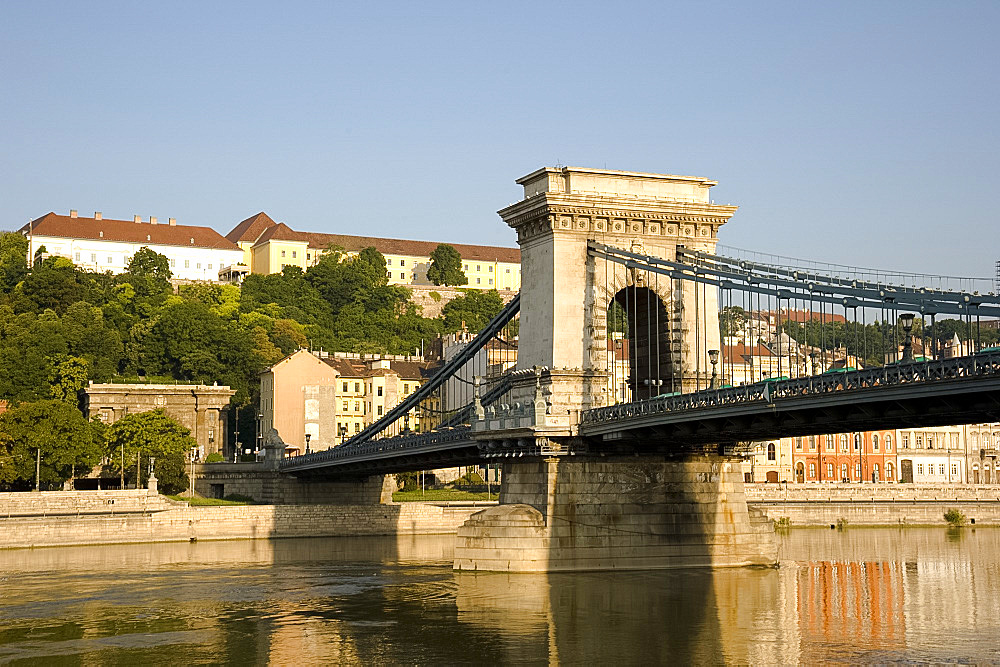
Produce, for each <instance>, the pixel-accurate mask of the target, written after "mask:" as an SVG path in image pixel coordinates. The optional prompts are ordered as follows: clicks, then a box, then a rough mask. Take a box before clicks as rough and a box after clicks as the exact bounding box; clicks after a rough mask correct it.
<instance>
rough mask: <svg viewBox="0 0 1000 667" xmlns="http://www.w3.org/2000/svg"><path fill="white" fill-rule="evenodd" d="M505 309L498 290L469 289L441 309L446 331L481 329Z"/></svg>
mask: <svg viewBox="0 0 1000 667" xmlns="http://www.w3.org/2000/svg"><path fill="white" fill-rule="evenodd" d="M501 310H503V299H502V298H501V297H500V293H499V292H497V291H496V290H489V291H483V290H468V291H466V292H465V293H464V294H462V295H461V296H458V297H455V298H454V299H452V300H451V301H449V302H448V303H446V304H445V306H444V308H443V309H442V310H441V317H442V318H443V319H444V330H445V331H459V330H461V329H462V327H463V325H464V327H465V329H466V330H468V331H480V330H481V329H483V328H484V327H485V326H486V325H487V324H489V322H490V320H492V319H493V318H494V317H495V316H496V314H497V313H499V312H500V311H501Z"/></svg>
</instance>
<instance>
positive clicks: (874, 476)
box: [872, 463, 881, 482]
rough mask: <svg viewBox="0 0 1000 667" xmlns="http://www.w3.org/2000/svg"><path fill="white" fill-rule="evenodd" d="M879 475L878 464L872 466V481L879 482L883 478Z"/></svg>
mask: <svg viewBox="0 0 1000 667" xmlns="http://www.w3.org/2000/svg"><path fill="white" fill-rule="evenodd" d="M878 473H879V470H878V464H877V463H876V464H875V465H873V466H872V481H873V482H877V481H879V480H880V479H881V477H879V476H878Z"/></svg>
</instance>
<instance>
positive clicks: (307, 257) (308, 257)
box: [306, 252, 357, 426]
mask: <svg viewBox="0 0 1000 667" xmlns="http://www.w3.org/2000/svg"><path fill="white" fill-rule="evenodd" d="M312 258H313V256H312V253H311V252H307V253H306V259H312ZM355 426H357V424H355Z"/></svg>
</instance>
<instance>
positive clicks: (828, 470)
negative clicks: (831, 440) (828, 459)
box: [826, 463, 833, 479]
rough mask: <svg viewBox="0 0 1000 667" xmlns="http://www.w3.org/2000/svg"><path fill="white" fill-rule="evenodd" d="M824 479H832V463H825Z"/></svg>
mask: <svg viewBox="0 0 1000 667" xmlns="http://www.w3.org/2000/svg"><path fill="white" fill-rule="evenodd" d="M826 478H827V479H833V464H832V463H827V464H826Z"/></svg>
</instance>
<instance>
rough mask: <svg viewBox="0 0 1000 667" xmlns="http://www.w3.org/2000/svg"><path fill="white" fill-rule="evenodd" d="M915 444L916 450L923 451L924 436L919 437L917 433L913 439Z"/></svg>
mask: <svg viewBox="0 0 1000 667" xmlns="http://www.w3.org/2000/svg"><path fill="white" fill-rule="evenodd" d="M915 443H916V445H917V449H923V448H924V436H923V435H921V434H920V433H917V435H916V438H915Z"/></svg>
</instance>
